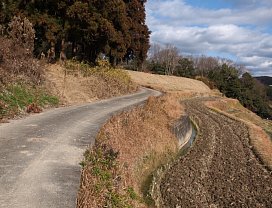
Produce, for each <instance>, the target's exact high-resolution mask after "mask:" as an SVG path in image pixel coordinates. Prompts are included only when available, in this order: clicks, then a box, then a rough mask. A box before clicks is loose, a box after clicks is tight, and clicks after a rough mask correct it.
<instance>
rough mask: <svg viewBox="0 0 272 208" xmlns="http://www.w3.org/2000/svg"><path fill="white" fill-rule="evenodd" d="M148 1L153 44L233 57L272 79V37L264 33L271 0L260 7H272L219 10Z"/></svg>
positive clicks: (178, 1)
mask: <svg viewBox="0 0 272 208" xmlns="http://www.w3.org/2000/svg"><path fill="white" fill-rule="evenodd" d="M148 2H149V3H148V4H147V14H148V15H147V18H148V19H147V23H148V25H149V28H150V30H151V31H152V34H151V40H152V42H158V43H161V44H166V43H171V44H173V45H176V46H177V47H178V48H179V49H180V50H181V51H182V52H184V53H191V54H207V53H210V52H213V53H218V54H230V55H231V56H233V57H236V59H237V60H238V61H240V62H241V63H244V64H245V65H246V66H248V67H249V69H250V70H251V71H252V72H254V73H255V74H258V70H259V72H260V73H262V74H263V73H267V75H271V76H272V65H271V60H272V34H270V33H268V32H264V31H265V29H267V27H269V24H270V21H271V19H272V2H271V1H266V0H261V3H262V4H260V5H264V4H266V5H268V4H267V3H270V5H271V7H262V6H261V7H259V8H255V9H254V8H249V9H245V8H243V9H218V10H211V9H204V8H194V7H192V6H190V5H188V4H186V3H185V2H184V1H183V0H166V1H158V0H149V1H148ZM233 2H234V1H233ZM245 2H246V1H245V0H240V1H239V2H238V1H237V2H236V3H237V4H238V3H239V5H242V4H244V3H245ZM249 3H250V5H252V4H254V1H253V0H252V1H250V2H249ZM245 25H246V26H245ZM237 60H234V61H237Z"/></svg>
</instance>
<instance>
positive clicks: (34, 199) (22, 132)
mask: <svg viewBox="0 0 272 208" xmlns="http://www.w3.org/2000/svg"><path fill="white" fill-rule="evenodd" d="M151 95H155V96H157V95H159V92H156V91H153V90H150V89H142V90H141V91H140V92H138V93H136V94H133V95H128V96H123V97H118V98H113V99H108V100H104V101H101V102H95V103H90V104H85V105H80V106H73V107H67V108H59V109H53V110H50V111H47V112H44V113H41V114H37V115H32V116H29V117H27V118H24V119H20V120H14V121H11V122H10V123H6V124H1V125H0V207H4V208H18V207H20V208H28V207H29V208H50V207H56V208H62V207H65V208H69V207H75V205H76V196H77V191H78V188H79V182H80V169H81V167H80V165H79V163H80V161H81V160H82V158H83V156H82V155H83V153H84V151H85V150H86V149H87V147H88V146H89V145H90V144H92V143H93V142H94V140H95V136H96V134H97V131H98V130H99V127H100V126H101V125H102V124H103V123H105V122H106V120H107V119H108V118H109V117H110V116H111V115H112V114H113V113H114V112H117V111H120V110H122V109H124V108H126V107H128V106H131V105H134V104H138V103H140V102H142V101H144V100H146V99H147V98H148V96H151Z"/></svg>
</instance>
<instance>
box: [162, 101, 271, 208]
mask: <svg viewBox="0 0 272 208" xmlns="http://www.w3.org/2000/svg"><path fill="white" fill-rule="evenodd" d="M203 101H205V99H203V98H202V99H201V98H199V99H193V100H189V101H185V105H186V108H187V113H188V114H189V115H190V116H191V117H192V118H193V120H195V122H196V123H197V124H198V126H199V127H200V132H199V135H198V138H197V139H196V141H195V143H194V144H193V146H192V147H191V148H190V150H189V152H188V153H187V154H186V155H185V156H183V157H181V158H180V159H179V160H178V161H177V162H176V163H175V164H174V165H173V166H172V167H171V169H170V170H169V171H168V172H167V173H166V175H165V177H164V179H163V181H162V183H161V186H160V189H161V194H162V198H163V202H164V205H163V207H173V208H182V207H186V208H190V207H202V208H205V207H272V173H271V171H269V170H267V169H266V168H265V167H264V166H263V165H262V164H261V163H260V162H259V160H258V158H257V157H256V156H255V155H254V153H253V151H252V150H251V147H250V145H249V133H248V129H247V127H246V125H245V124H243V123H241V122H239V121H234V120H232V119H230V118H228V117H226V116H223V115H221V114H218V113H215V112H212V111H210V110H209V109H208V108H207V107H205V106H204V104H203V103H202V102H203Z"/></svg>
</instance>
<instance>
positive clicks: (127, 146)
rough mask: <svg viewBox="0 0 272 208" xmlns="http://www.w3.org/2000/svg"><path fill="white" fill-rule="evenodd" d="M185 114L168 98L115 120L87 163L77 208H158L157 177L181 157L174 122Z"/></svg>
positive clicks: (151, 100) (151, 101) (154, 100)
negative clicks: (153, 192)
mask: <svg viewBox="0 0 272 208" xmlns="http://www.w3.org/2000/svg"><path fill="white" fill-rule="evenodd" d="M181 113H182V108H181V105H180V104H179V102H178V101H177V100H176V99H173V97H172V96H171V95H168V94H167V95H164V96H163V97H160V98H155V97H150V98H149V99H148V101H147V102H146V104H145V105H143V106H140V107H137V108H135V109H133V110H131V111H130V112H124V113H121V114H120V115H118V116H114V117H113V118H111V119H110V120H109V121H108V122H107V123H106V124H105V125H104V126H103V128H102V129H101V130H100V132H99V134H98V136H97V139H96V142H95V145H94V147H93V148H91V149H90V150H88V151H87V152H86V154H85V160H84V161H83V162H82V163H81V164H82V166H83V170H82V178H81V187H80V192H79V195H78V201H77V207H103V206H107V207H153V206H154V202H153V200H152V199H151V196H150V192H149V190H150V187H151V183H152V178H153V173H154V172H155V171H156V170H157V169H158V168H159V167H161V166H162V165H164V164H166V163H168V162H169V161H171V160H172V159H173V158H175V156H176V155H177V152H178V142H177V139H176V138H175V136H174V135H173V133H172V131H171V124H172V123H173V122H174V121H175V120H177V119H178V118H179V117H180V116H181Z"/></svg>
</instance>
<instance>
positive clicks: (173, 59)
mask: <svg viewBox="0 0 272 208" xmlns="http://www.w3.org/2000/svg"><path fill="white" fill-rule="evenodd" d="M179 58H180V56H179V50H178V49H177V48H176V47H175V46H173V45H171V44H167V45H166V46H164V47H162V46H160V45H158V44H154V45H152V47H151V57H150V59H151V60H152V61H154V62H155V63H158V64H161V65H162V66H163V67H164V68H165V74H166V75H173V74H174V71H175V68H176V66H177V64H178V60H179Z"/></svg>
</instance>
